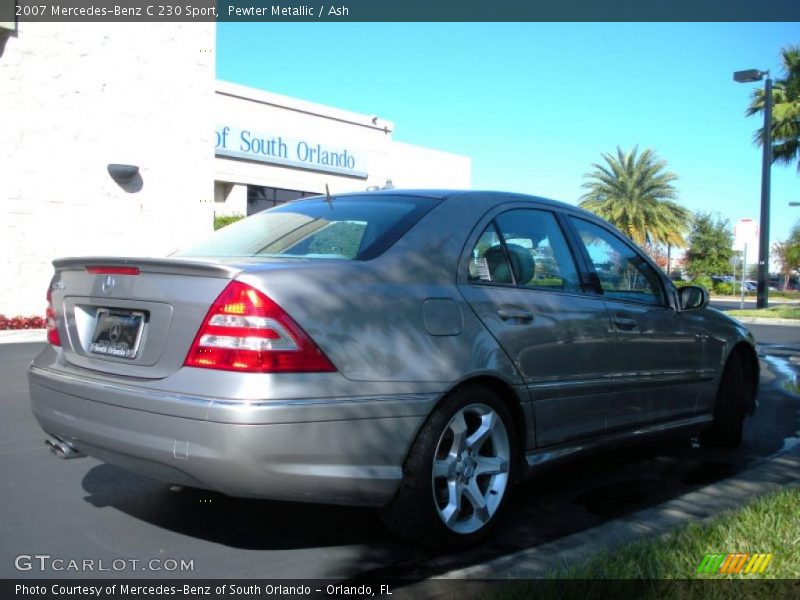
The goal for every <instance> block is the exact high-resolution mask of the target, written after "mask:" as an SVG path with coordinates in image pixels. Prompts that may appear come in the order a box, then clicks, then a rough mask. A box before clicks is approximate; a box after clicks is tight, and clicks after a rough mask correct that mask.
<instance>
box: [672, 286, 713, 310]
mask: <svg viewBox="0 0 800 600" xmlns="http://www.w3.org/2000/svg"><path fill="white" fill-rule="evenodd" d="M678 300H679V302H680V305H681V310H695V309H698V308H705V307H706V306H708V300H709V296H708V290H707V289H706V288H704V287H700V286H699V285H687V286H685V287H682V288H678Z"/></svg>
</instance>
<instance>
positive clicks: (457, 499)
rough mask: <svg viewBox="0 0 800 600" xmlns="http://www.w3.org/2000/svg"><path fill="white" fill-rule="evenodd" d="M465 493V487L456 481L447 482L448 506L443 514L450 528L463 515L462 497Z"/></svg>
mask: <svg viewBox="0 0 800 600" xmlns="http://www.w3.org/2000/svg"><path fill="white" fill-rule="evenodd" d="M463 491H464V488H463V486H462V485H461V483H459V482H458V481H456V480H455V479H453V480H452V481H448V482H447V506H445V507H444V508H443V509H441V513H442V518H443V519H444V522H445V524H446V525H447V526H448V527H451V526H452V525H453V523H455V521H456V520H457V519H458V515H459V514H460V513H461V495H462V493H463Z"/></svg>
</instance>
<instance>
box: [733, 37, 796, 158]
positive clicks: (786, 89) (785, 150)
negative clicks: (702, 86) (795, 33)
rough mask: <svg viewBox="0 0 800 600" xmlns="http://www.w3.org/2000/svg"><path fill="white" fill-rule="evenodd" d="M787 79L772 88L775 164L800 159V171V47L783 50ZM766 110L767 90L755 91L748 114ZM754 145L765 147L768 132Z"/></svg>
mask: <svg viewBox="0 0 800 600" xmlns="http://www.w3.org/2000/svg"><path fill="white" fill-rule="evenodd" d="M781 63H782V65H783V71H784V72H783V76H782V77H781V78H780V79H777V80H776V81H775V84H774V85H773V87H772V162H776V163H783V164H786V165H790V164H792V162H794V161H795V159H797V170H798V171H800V45H797V46H786V47H785V48H782V49H781ZM763 110H764V90H763V89H756V90H753V96H752V99H751V101H750V106H749V107H748V109H747V111H746V114H747V116H748V117H749V116H752V115H755V114H759V113H761V112H763ZM753 141H754V142H755V143H756V145H758V146H761V145H762V144H763V143H764V128H763V127H762V128H760V129H759V130H758V131H756V132H755V134H753Z"/></svg>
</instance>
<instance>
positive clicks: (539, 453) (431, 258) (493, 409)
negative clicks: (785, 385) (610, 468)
mask: <svg viewBox="0 0 800 600" xmlns="http://www.w3.org/2000/svg"><path fill="white" fill-rule="evenodd" d="M54 265H55V275H54V277H53V280H52V283H51V285H50V289H49V290H48V300H49V306H48V309H47V313H48V314H47V316H48V335H47V338H48V342H49V343H48V345H47V347H46V348H45V350H44V351H43V352H42V353H41V354H40V355H39V356H38V357H37V358H36V360H35V361H34V362H33V364H32V365H31V367H30V372H29V378H30V393H31V402H32V405H33V412H34V414H35V415H36V418H37V419H38V421H39V423H40V424H41V426H42V428H43V429H44V430H45V432H47V434H48V436H49V437H48V439H47V443H48V445H49V446H50V447H51V449H52V450H53V451H54V452H55V453H56V454H58V455H59V456H62V457H65V458H70V457H75V456H82V455H90V456H93V457H96V458H98V459H100V460H102V461H106V462H108V463H111V464H114V465H119V466H120V467H123V468H125V469H130V470H131V471H135V472H138V473H143V474H146V475H148V476H151V477H154V478H157V479H160V480H163V481H166V482H170V483H173V484H181V485H186V486H194V487H199V488H206V489H210V490H217V491H219V492H222V493H225V494H229V495H233V496H243V497H256V498H270V499H279V500H290V501H304V502H325V503H337V504H355V505H371V506H376V507H381V508H380V513H381V515H382V516H383V518H384V521H385V522H386V523H387V524H388V525H389V526H390V527H391V528H392V529H394V530H395V531H397V532H399V533H400V534H401V535H404V536H407V537H411V538H413V539H416V540H418V541H421V542H424V543H428V544H435V545H451V546H452V545H459V544H466V543H470V542H474V541H476V540H478V539H480V538H481V537H482V536H484V535H485V534H486V532H487V531H488V530H489V529H490V527H491V525H492V524H493V523H494V522H495V521H496V518H497V515H498V514H499V512H500V510H501V508H502V506H503V504H504V502H505V501H506V499H507V498H508V496H509V492H510V490H511V487H512V485H513V484H514V483H515V482H517V481H519V480H520V479H522V478H524V477H526V476H528V475H529V474H531V473H534V472H536V471H537V468H538V467H539V466H540V465H543V464H546V463H551V462H553V461H556V460H561V459H564V458H566V457H570V456H575V455H578V454H581V453H585V452H587V451H588V452H591V451H595V450H597V449H600V448H603V447H608V446H610V445H615V444H620V443H626V442H631V441H639V440H644V439H650V438H652V437H653V436H657V435H676V434H681V435H683V434H691V435H695V434H700V433H701V432H702V435H703V439H704V440H705V441H706V442H707V443H717V444H724V445H736V444H737V443H738V442H739V441H740V439H741V435H742V423H743V420H744V416H745V415H746V414H749V413H752V411H753V410H754V409H755V397H756V389H757V385H758V376H759V366H758V360H757V357H756V352H755V346H754V341H753V338H752V336H751V334H750V333H749V332H748V331H747V330H746V329H745V328H744V327H743V326H742V325H741V324H739V323H737V322H736V321H734V320H732V319H730V318H728V317H726V316H725V315H723V314H722V313H720V312H717V311H716V310H713V309H711V308H707V304H708V294H707V292H706V291H705V290H704V289H702V288H699V287H692V286H689V287H684V288H681V289H676V288H675V287H674V285H673V284H672V282H670V281H669V279H668V278H667V277H666V276H665V275H664V274H663V273H662V272H661V271H660V270H659V269H658V268H657V267H656V266H655V265H654V264H653V262H652V261H651V260H650V259H649V258H648V257H647V256H646V255H645V254H644V253H643V252H642V251H641V250H639V249H638V248H637V247H636V246H634V245H633V244H632V243H631V242H630V240H629V239H627V238H626V237H624V236H622V235H621V234H620V233H619V232H618V231H617V230H616V229H614V228H613V227H611V226H610V225H608V224H607V223H606V222H605V221H603V220H601V219H599V218H597V217H596V216H594V215H592V214H590V213H588V212H585V211H582V210H580V209H577V208H575V207H573V206H569V205H567V204H562V203H559V202H554V201H550V200H545V199H542V198H536V197H529V196H521V195H515V194H506V193H493V192H460V191H401V190H391V191H382V192H375V193H356V194H343V195H335V196H322V197H315V198H307V199H303V200H298V201H295V202H291V203H288V204H284V205H280V206H277V207H275V208H273V209H270V210H267V211H265V212H262V213H258V214H256V215H253V216H251V217H248V218H247V219H244V220H242V221H240V222H237V223H235V224H233V225H230V226H228V227H225V228H223V229H221V230H219V231H217V232H216V233H214V234H213V235H212V236H210V237H209V238H208V239H207V240H206V241H205V242H203V243H200V244H198V245H197V246H195V247H192V248H188V249H186V250H184V251H182V252H180V253H179V254H177V255H175V256H173V257H170V258H166V259H152V258H147V259H145V258H143V259H138V258H107V257H91V258H66V259H61V260H56V261H55V262H54Z"/></svg>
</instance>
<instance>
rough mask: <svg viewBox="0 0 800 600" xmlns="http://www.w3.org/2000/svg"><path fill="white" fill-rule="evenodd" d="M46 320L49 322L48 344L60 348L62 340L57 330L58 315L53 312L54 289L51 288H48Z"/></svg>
mask: <svg viewBox="0 0 800 600" xmlns="http://www.w3.org/2000/svg"><path fill="white" fill-rule="evenodd" d="M39 306H41V305H39ZM45 319H46V320H47V325H46V327H47V343H48V344H52V345H53V346H60V345H61V338H60V337H59V335H58V329H56V313H55V311H54V310H53V289H52V288H51V287H49V288H47V310H46V311H45Z"/></svg>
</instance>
